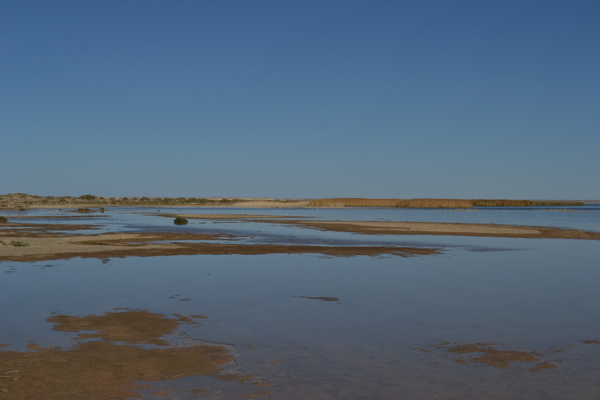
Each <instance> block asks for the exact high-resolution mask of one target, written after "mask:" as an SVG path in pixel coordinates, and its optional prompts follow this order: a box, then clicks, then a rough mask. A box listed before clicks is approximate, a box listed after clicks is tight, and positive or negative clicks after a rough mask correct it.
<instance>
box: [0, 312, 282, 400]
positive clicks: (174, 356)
mask: <svg viewBox="0 0 600 400" xmlns="http://www.w3.org/2000/svg"><path fill="white" fill-rule="evenodd" d="M199 317H200V316H190V317H187V316H182V315H178V314H175V315H174V317H167V316H165V315H163V314H157V313H151V312H148V311H145V310H127V311H121V312H107V313H105V314H104V315H88V316H84V317H77V316H69V315H55V316H52V317H49V318H47V319H46V321H47V322H49V323H53V324H55V325H54V328H53V329H54V330H55V331H60V332H81V331H83V332H85V333H79V335H78V336H76V337H75V338H73V340H74V341H75V345H74V346H73V347H72V348H67V349H62V348H60V347H47V348H43V347H41V346H40V345H38V344H36V343H33V342H31V343H30V344H29V345H27V351H25V352H21V351H10V350H5V351H1V352H0V365H1V367H2V370H1V371H0V372H1V373H0V375H1V376H0V378H2V381H1V382H0V396H1V398H2V399H8V400H21V399H49V400H59V399H116V400H121V399H127V398H141V394H140V392H139V391H140V390H141V389H145V390H152V389H153V386H152V382H155V381H168V380H174V379H180V378H184V377H190V376H199V375H206V376H212V377H215V378H216V379H221V380H225V381H230V382H237V383H240V384H249V385H253V386H251V387H250V388H249V390H247V391H250V392H251V393H249V394H248V395H247V396H253V395H259V394H260V393H262V392H264V390H263V391H261V392H256V391H255V389H253V387H268V386H271V385H269V384H267V383H265V382H261V381H259V380H257V379H256V378H255V377H254V376H253V375H250V374H247V373H240V372H236V373H231V371H230V372H229V373H224V372H225V367H227V366H228V365H232V364H233V355H232V354H231V346H227V345H219V344H215V343H202V344H196V345H191V346H181V345H176V346H173V345H172V344H170V343H168V342H167V341H166V340H164V339H163V336H165V335H167V334H173V333H176V332H177V330H178V327H179V325H181V324H182V323H188V324H189V323H192V324H194V323H196V322H195V319H196V318H199ZM90 331H94V333H89V332H90ZM87 339H100V340H94V341H84V340H87ZM148 344H151V345H154V346H157V347H159V348H147V347H143V345H148ZM238 369H239V368H238ZM144 382H146V383H144ZM154 390H156V389H154ZM203 391H205V390H204V389H203V388H194V389H191V390H190V393H192V394H198V393H202V392H203ZM272 393H274V391H272ZM154 394H155V395H163V396H166V395H168V394H169V390H162V391H155V392H154Z"/></svg>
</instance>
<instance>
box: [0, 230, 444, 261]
mask: <svg viewBox="0 0 600 400" xmlns="http://www.w3.org/2000/svg"><path fill="white" fill-rule="evenodd" d="M15 225H17V224H15ZM18 225H19V226H11V228H10V229H8V230H6V232H5V231H0V240H1V241H2V243H0V262H2V261H41V260H61V259H69V258H74V257H81V258H108V257H128V256H136V257H154V256H173V255H195V254H205V255H226V254H238V255H260V254H318V255H322V256H331V257H351V256H374V257H378V256H400V257H409V256H416V255H429V254H439V249H435V248H418V247H396V246H316V245H284V244H241V243H239V242H237V241H238V240H240V239H243V238H244V237H242V236H232V235H211V234H196V233H164V232H148V233H103V234H92V235H66V234H64V232H50V231H48V230H47V229H44V227H43V224H35V229H34V230H32V229H31V226H30V224H18ZM52 227H53V228H57V227H56V226H55V225H54V224H52ZM82 227H89V226H88V225H82ZM67 229H69V230H71V229H74V227H73V226H72V225H69V226H68V228H67ZM82 229H83V228H82ZM215 241H219V243H215ZM223 242H225V243H223ZM11 243H13V244H12V245H11ZM14 243H16V244H14Z"/></svg>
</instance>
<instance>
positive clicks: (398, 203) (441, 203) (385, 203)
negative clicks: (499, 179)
mask: <svg viewBox="0 0 600 400" xmlns="http://www.w3.org/2000/svg"><path fill="white" fill-rule="evenodd" d="M308 205H309V207H400V208H472V207H531V206H583V205H584V203H582V202H565V201H535V200H466V199H409V200H403V199H363V198H354V197H350V198H331V199H313V200H310V201H309V204H308Z"/></svg>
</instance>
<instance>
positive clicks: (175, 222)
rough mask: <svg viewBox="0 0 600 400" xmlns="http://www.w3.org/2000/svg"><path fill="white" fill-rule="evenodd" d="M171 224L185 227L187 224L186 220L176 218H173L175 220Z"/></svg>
mask: <svg viewBox="0 0 600 400" xmlns="http://www.w3.org/2000/svg"><path fill="white" fill-rule="evenodd" d="M173 223H174V224H175V225H186V224H187V223H188V220H187V219H185V218H181V217H177V218H175V220H174V221H173Z"/></svg>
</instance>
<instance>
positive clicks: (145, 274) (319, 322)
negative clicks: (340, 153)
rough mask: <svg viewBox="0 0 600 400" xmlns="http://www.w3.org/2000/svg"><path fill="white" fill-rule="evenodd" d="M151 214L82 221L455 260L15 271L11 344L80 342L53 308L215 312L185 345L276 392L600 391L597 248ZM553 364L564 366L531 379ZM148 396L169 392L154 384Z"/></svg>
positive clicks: (555, 213) (557, 217) (442, 217)
mask: <svg viewBox="0 0 600 400" xmlns="http://www.w3.org/2000/svg"><path fill="white" fill-rule="evenodd" d="M151 211H152V213H156V210H151ZM161 212H163V213H174V212H179V211H178V209H175V210H173V209H161ZM152 213H149V210H148V209H139V208H119V209H110V210H107V211H106V212H105V213H104V214H92V215H90V216H86V217H84V218H82V219H81V221H79V220H78V221H77V223H94V224H98V225H101V227H100V229H101V231H106V232H112V231H132V232H135V231H185V232H223V233H232V234H237V235H247V236H249V239H247V240H246V242H247V243H291V244H294V243H297V244H317V245H319V244H336V245H373V244H386V245H398V246H407V245H408V246H426V247H439V248H441V249H442V253H441V254H440V255H435V256H418V257H411V258H401V257H388V258H373V257H363V256H361V257H350V258H339V257H338V258H325V257H319V256H315V255H281V254H277V255H261V256H239V255H224V256H205V255H197V256H173V257H153V258H137V257H129V258H112V259H104V260H97V259H79V258H76V259H71V260H58V261H45V262H37V263H15V262H4V263H0V273H1V275H0V301H1V304H3V305H4V307H2V309H0V316H1V318H2V321H3V323H2V329H1V330H0V343H10V344H11V347H10V349H11V350H23V349H25V345H27V343H28V341H30V340H35V341H36V342H38V343H39V344H41V345H43V346H56V345H58V346H65V347H66V346H69V345H70V343H69V342H70V341H71V338H72V337H73V336H74V334H72V333H66V332H56V331H53V330H52V329H51V328H52V327H51V324H48V323H46V322H45V319H46V318H47V317H48V316H49V315H50V313H53V312H56V313H61V314H68V315H82V316H83V315H89V314H101V313H104V312H107V311H111V310H112V309H113V308H124V307H127V308H132V309H145V310H149V311H151V312H158V313H164V314H167V315H172V314H174V313H179V314H184V315H191V314H202V315H206V316H208V317H209V318H208V319H207V320H205V321H206V322H203V324H202V325H201V326H188V325H186V326H183V327H182V328H181V329H182V331H183V334H184V335H185V337H187V338H197V339H201V340H208V341H214V342H218V343H225V344H230V345H232V346H233V352H234V353H235V354H236V362H237V363H238V364H239V368H242V369H243V370H244V371H246V372H248V373H250V374H254V375H256V376H259V377H261V378H263V379H264V381H265V382H268V383H270V384H273V385H274V386H273V387H274V388H275V389H276V393H275V394H274V395H272V396H271V397H267V398H277V399H306V398H311V399H506V398H515V399H590V400H598V399H599V398H600V344H595V343H590V344H586V343H584V342H583V341H594V340H600V290H599V288H600V243H599V242H598V241H588V240H560V239H512V238H479V237H447V236H406V237H403V236H395V235H386V236H371V235H358V234H349V233H340V232H322V231H317V230H313V229H306V228H301V227H297V226H281V225H276V224H270V223H256V222H244V223H240V222H225V223H222V222H214V221H200V220H190V224H188V225H186V226H183V227H180V226H174V225H173V224H172V219H170V218H164V217H160V216H156V215H151V214H152ZM181 213H229V214H233V213H240V214H250V213H255V214H269V215H275V216H283V217H285V216H288V214H289V215H301V216H305V217H308V218H315V219H324V220H390V221H406V220H409V221H436V222H467V223H497V224H519V225H537V226H551V227H563V228H570V229H584V230H592V231H600V206H587V207H585V208H572V209H568V208H566V209H565V208H561V209H558V208H535V209H475V210H471V211H459V210H412V209H409V210H390V209H341V210H333V209H322V210H310V209H303V210H247V209H243V210H242V209H214V208H210V209H202V208H195V209H185V208H182V209H181ZM19 215H21V216H32V215H75V214H73V213H69V212H66V211H64V210H63V211H58V210H56V211H48V210H35V211H29V212H26V213H23V212H21V213H18V212H15V213H12V214H11V215H8V216H9V217H10V218H11V219H15V218H18V216H19ZM23 221H25V219H24V220H23ZM28 221H30V222H31V220H28ZM40 221H41V222H53V223H55V222H59V221H58V220H56V219H53V220H48V221H44V220H40ZM36 222H37V220H36ZM60 222H61V223H62V222H64V223H76V222H75V221H73V220H64V221H60ZM93 232H94V233H96V232H98V230H95V231H93ZM84 233H88V232H84ZM302 296H305V297H320V296H329V297H336V298H338V299H339V301H333V302H326V301H320V300H314V299H308V298H305V297H302ZM182 300H185V301H182ZM473 343H493V344H496V346H495V347H494V348H496V349H499V350H514V351H525V352H537V353H539V354H540V356H539V357H538V358H539V361H538V362H530V363H525V362H523V363H521V362H513V363H511V364H510V368H505V369H502V368H496V367H494V366H491V365H488V364H484V363H480V362H476V361H473V360H472V359H471V358H472V357H477V356H478V355H476V354H464V355H456V354H452V353H449V352H448V351H447V349H448V348H449V347H452V346H455V345H459V344H473ZM457 360H458V361H457ZM542 361H545V362H548V363H551V364H553V365H556V366H557V368H555V369H548V370H543V371H540V372H531V371H530V369H531V368H533V367H534V366H535V365H537V364H539V363H540V362H542ZM161 385H163V386H161ZM155 386H156V387H158V388H160V387H165V388H167V387H168V388H171V389H173V390H174V391H173V392H172V393H173V394H172V396H173V397H172V398H180V399H188V398H190V399H191V398H208V396H212V397H211V398H217V399H218V398H223V399H229V398H240V396H241V395H242V394H243V393H247V390H246V391H242V389H241V388H239V385H237V384H235V383H227V382H223V381H219V380H217V379H215V378H212V377H193V378H185V379H180V380H176V381H168V382H164V383H158V384H157V385H155ZM197 386H201V387H205V388H208V389H209V391H208V392H204V393H202V394H196V395H192V394H189V392H187V391H186V390H187V388H190V387H197ZM144 395H145V396H146V398H149V399H150V398H154V397H153V396H154V395H152V393H151V392H150V391H149V392H148V393H144ZM163 398H164V397H163Z"/></svg>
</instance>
